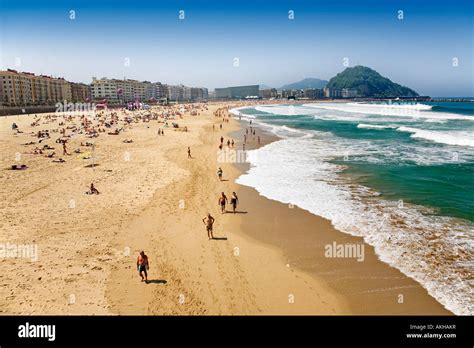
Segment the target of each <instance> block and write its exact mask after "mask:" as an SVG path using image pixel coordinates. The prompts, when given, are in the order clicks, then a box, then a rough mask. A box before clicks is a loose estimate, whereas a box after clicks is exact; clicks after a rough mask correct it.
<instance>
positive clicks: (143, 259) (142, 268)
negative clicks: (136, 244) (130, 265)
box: [137, 250, 150, 284]
mask: <svg viewBox="0 0 474 348" xmlns="http://www.w3.org/2000/svg"><path fill="white" fill-rule="evenodd" d="M149 269H150V264H149V263H148V256H146V255H145V252H144V251H143V250H142V251H140V254H139V255H138V258H137V270H138V274H139V275H140V277H141V278H142V281H143V280H145V283H147V284H148V273H147V271H148V270H149ZM142 273H145V278H143V274H142Z"/></svg>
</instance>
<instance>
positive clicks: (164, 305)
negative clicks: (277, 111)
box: [0, 103, 451, 315]
mask: <svg viewBox="0 0 474 348" xmlns="http://www.w3.org/2000/svg"><path fill="white" fill-rule="evenodd" d="M224 105H225V103H217V104H209V111H204V112H202V113H201V115H200V116H197V117H195V116H190V115H185V116H184V118H183V119H182V120H179V123H180V125H181V124H182V125H183V126H186V127H187V128H188V132H180V131H174V130H172V129H166V134H165V136H164V137H157V135H156V129H157V127H158V126H157V125H156V124H155V123H150V124H146V123H141V122H140V123H137V124H133V127H130V129H127V130H126V132H125V134H123V135H122V134H121V135H119V136H116V137H114V136H106V135H104V136H101V137H100V138H99V139H98V143H99V145H100V146H98V147H97V151H98V161H99V163H98V164H99V166H98V167H97V168H95V169H94V167H92V168H88V167H86V166H85V165H84V164H87V163H88V162H85V163H82V164H80V163H77V160H76V159H73V158H71V159H68V161H67V163H62V164H56V163H54V164H51V163H50V162H49V161H48V162H44V161H42V160H43V159H40V158H39V157H34V156H30V157H27V158H26V159H25V161H26V163H27V164H28V165H29V167H30V168H29V169H28V170H27V171H24V172H15V171H4V172H3V177H4V178H5V179H8V180H7V181H6V182H7V183H8V185H6V186H5V187H4V189H3V191H2V196H3V198H4V201H6V202H8V204H6V205H5V207H4V209H3V211H2V218H3V221H4V224H3V225H2V229H1V232H2V233H1V235H0V237H1V238H2V241H7V240H9V241H13V242H18V243H20V242H24V243H28V242H34V243H37V244H38V245H39V247H40V249H41V254H40V255H41V257H40V259H39V261H38V262H36V263H31V264H28V267H24V268H23V269H22V270H21V272H20V273H19V274H18V275H16V276H15V277H14V276H13V274H16V273H15V272H14V270H15V269H16V268H17V267H18V266H17V264H16V263H15V262H14V260H11V259H2V260H1V262H2V266H4V270H5V272H6V274H7V276H6V277H5V284H6V285H5V286H4V287H3V288H2V289H1V290H0V294H1V295H2V298H3V299H4V300H3V301H1V303H0V304H1V308H2V312H1V313H2V314H61V315H69V314H86V315H97V314H107V315H117V314H118V315H127V314H131V315H143V314H145V315H146V314H149V315H173V314H184V315H236V314H237V315H238V314H242V315H266V314H277V315H283V314H289V315H318V314H363V315H371V314H395V315H398V314H428V315H433V314H441V315H448V314H451V313H450V312H449V311H447V310H445V309H444V308H443V307H442V306H441V305H440V304H439V303H438V302H436V301H435V300H434V299H433V298H432V297H431V296H430V295H428V294H427V292H426V290H425V289H423V288H422V287H421V286H420V285H419V284H418V283H416V282H415V281H413V280H412V279H410V278H408V277H406V276H404V275H403V274H401V273H400V272H399V271H397V270H396V269H394V268H392V267H390V266H388V265H386V264H385V263H383V262H382V261H380V260H378V258H377V256H376V255H375V254H374V252H373V249H372V248H371V247H370V246H368V245H365V250H366V252H365V261H364V262H357V261H355V260H348V259H327V258H325V257H324V253H323V252H322V250H323V247H324V245H326V244H330V243H332V242H333V241H336V242H337V243H349V242H350V243H362V240H361V239H360V238H355V237H352V236H349V235H346V234H344V233H342V232H339V231H337V230H335V229H334V228H333V227H332V225H331V223H330V222H329V221H328V220H325V219H323V218H321V217H318V216H315V215H313V214H310V213H309V212H307V211H304V210H302V209H300V208H298V207H294V208H289V207H288V206H287V205H285V204H282V203H279V202H276V201H273V200H270V199H267V198H265V197H262V196H261V195H259V194H258V192H257V191H255V190H254V189H251V188H248V187H244V186H241V185H238V184H236V183H235V180H236V179H237V178H238V177H239V176H240V175H241V174H242V173H243V172H245V170H246V166H247V165H238V166H236V165H234V164H233V163H225V164H222V165H221V166H222V168H223V170H224V179H225V180H228V181H223V182H219V181H218V179H217V176H216V175H215V172H216V170H217V167H218V166H219V165H220V164H219V163H217V145H218V138H219V137H220V136H221V135H223V136H224V137H225V138H226V139H227V138H234V139H235V141H237V145H236V148H239V149H240V148H241V143H240V141H241V137H239V136H238V134H239V132H242V130H243V128H242V127H243V126H244V125H245V124H239V122H238V121H237V120H235V119H233V118H232V117H231V118H230V120H229V122H228V123H223V131H222V132H220V131H218V130H215V131H213V130H212V124H215V125H217V126H218V125H219V124H220V120H219V119H218V118H216V117H214V116H213V115H212V112H213V111H214V110H215V109H217V108H218V107H222V106H224ZM20 117H25V116H20ZM20 117H15V122H17V123H19V125H20V126H21V127H23V126H25V127H27V123H28V122H29V121H31V119H32V118H31V117H28V116H26V117H25V118H23V119H20ZM2 119H3V118H2ZM5 119H6V118H5ZM12 120H13V117H8V122H12ZM45 127H49V126H45ZM2 130H3V131H4V132H5V134H4V135H5V137H2V144H3V145H5V146H6V147H5V148H6V150H7V151H6V153H5V154H4V156H3V158H2V164H3V167H6V164H7V163H10V162H13V160H12V158H13V157H14V153H15V151H17V150H18V149H22V147H21V146H20V143H21V142H23V140H24V139H23V138H22V137H18V138H13V141H10V140H8V139H7V136H6V135H7V134H8V133H7V132H8V131H9V130H8V127H7V120H3V123H2ZM25 135H26V134H25ZM260 135H261V136H262V140H263V143H264V144H266V143H268V142H270V141H275V140H276V139H277V138H275V137H271V136H268V135H264V134H262V133H261V134H260ZM20 138H21V140H20ZM125 138H133V139H134V143H133V144H127V145H125V144H123V142H122V140H124V139H125ZM73 141H75V142H76V143H77V142H78V139H75V140H73ZM254 145H255V143H252V142H251V143H249V147H248V149H251V148H252V146H254ZM187 146H190V147H191V149H192V154H193V157H194V159H187V157H186V149H187ZM214 151H215V152H214ZM125 153H129V157H130V158H131V160H130V161H126V160H125V161H124V159H123V158H124V154H125ZM78 164H79V165H78ZM33 174H34V176H32V175H33ZM22 175H23V176H24V177H22ZM91 180H94V182H95V183H97V185H98V188H99V190H101V192H102V194H101V195H99V196H97V197H90V196H86V195H84V192H83V191H84V190H85V189H86V188H87V186H88V185H89V184H90V181H91ZM221 191H225V192H226V194H227V195H228V196H229V195H230V193H231V192H232V191H236V192H237V193H238V195H239V198H240V201H241V204H240V205H239V207H238V209H239V210H242V211H245V212H247V213H246V214H235V215H234V214H230V213H228V214H223V215H221V214H220V213H219V212H218V206H217V197H218V195H219V193H220V192H221ZM12 192H13V193H12ZM71 198H74V199H75V206H74V209H73V210H71V207H70V206H68V204H69V200H70V199H71ZM207 212H211V214H212V215H213V216H214V217H215V218H216V224H215V235H216V237H219V238H220V239H218V240H213V241H208V240H207V237H206V232H205V228H204V226H203V225H202V222H201V219H202V218H203V217H204V216H205V214H206V213H207ZM270 221H271V223H270ZM11 231H14V232H15V234H14V235H15V237H14V238H12V237H11ZM141 249H144V250H145V252H146V253H147V254H148V255H149V257H150V264H151V268H150V280H151V282H150V284H144V283H141V282H140V280H139V277H138V275H137V272H136V270H135V268H134V263H135V260H136V256H137V254H138V251H139V250H141ZM58 255H61V256H63V257H61V258H58ZM58 270H59V271H58ZM18 276H19V277H20V278H18ZM18 287H20V288H21V289H22V292H21V294H20V293H18V292H17V291H16V289H17V288H18ZM401 292H402V293H403V295H404V303H403V304H400V303H398V302H397V300H398V297H397V296H398V295H399V294H400V293H401ZM71 296H73V297H74V301H71Z"/></svg>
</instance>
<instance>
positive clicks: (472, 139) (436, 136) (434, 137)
mask: <svg viewBox="0 0 474 348" xmlns="http://www.w3.org/2000/svg"><path fill="white" fill-rule="evenodd" d="M397 131H399V132H407V133H411V134H412V135H411V137H412V138H418V139H425V140H429V141H433V142H435V143H439V144H447V145H455V146H470V147H474V133H472V132H466V131H433V130H427V129H419V128H412V127H406V126H402V127H398V128H397Z"/></svg>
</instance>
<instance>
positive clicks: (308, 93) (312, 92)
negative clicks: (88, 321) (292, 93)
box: [304, 88, 323, 99]
mask: <svg viewBox="0 0 474 348" xmlns="http://www.w3.org/2000/svg"><path fill="white" fill-rule="evenodd" d="M304 97H305V98H308V99H321V98H322V97H323V91H322V90H320V89H316V88H308V89H305V90H304Z"/></svg>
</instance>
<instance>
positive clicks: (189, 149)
mask: <svg viewBox="0 0 474 348" xmlns="http://www.w3.org/2000/svg"><path fill="white" fill-rule="evenodd" d="M188 158H193V157H192V156H191V148H190V147H189V146H188Z"/></svg>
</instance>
